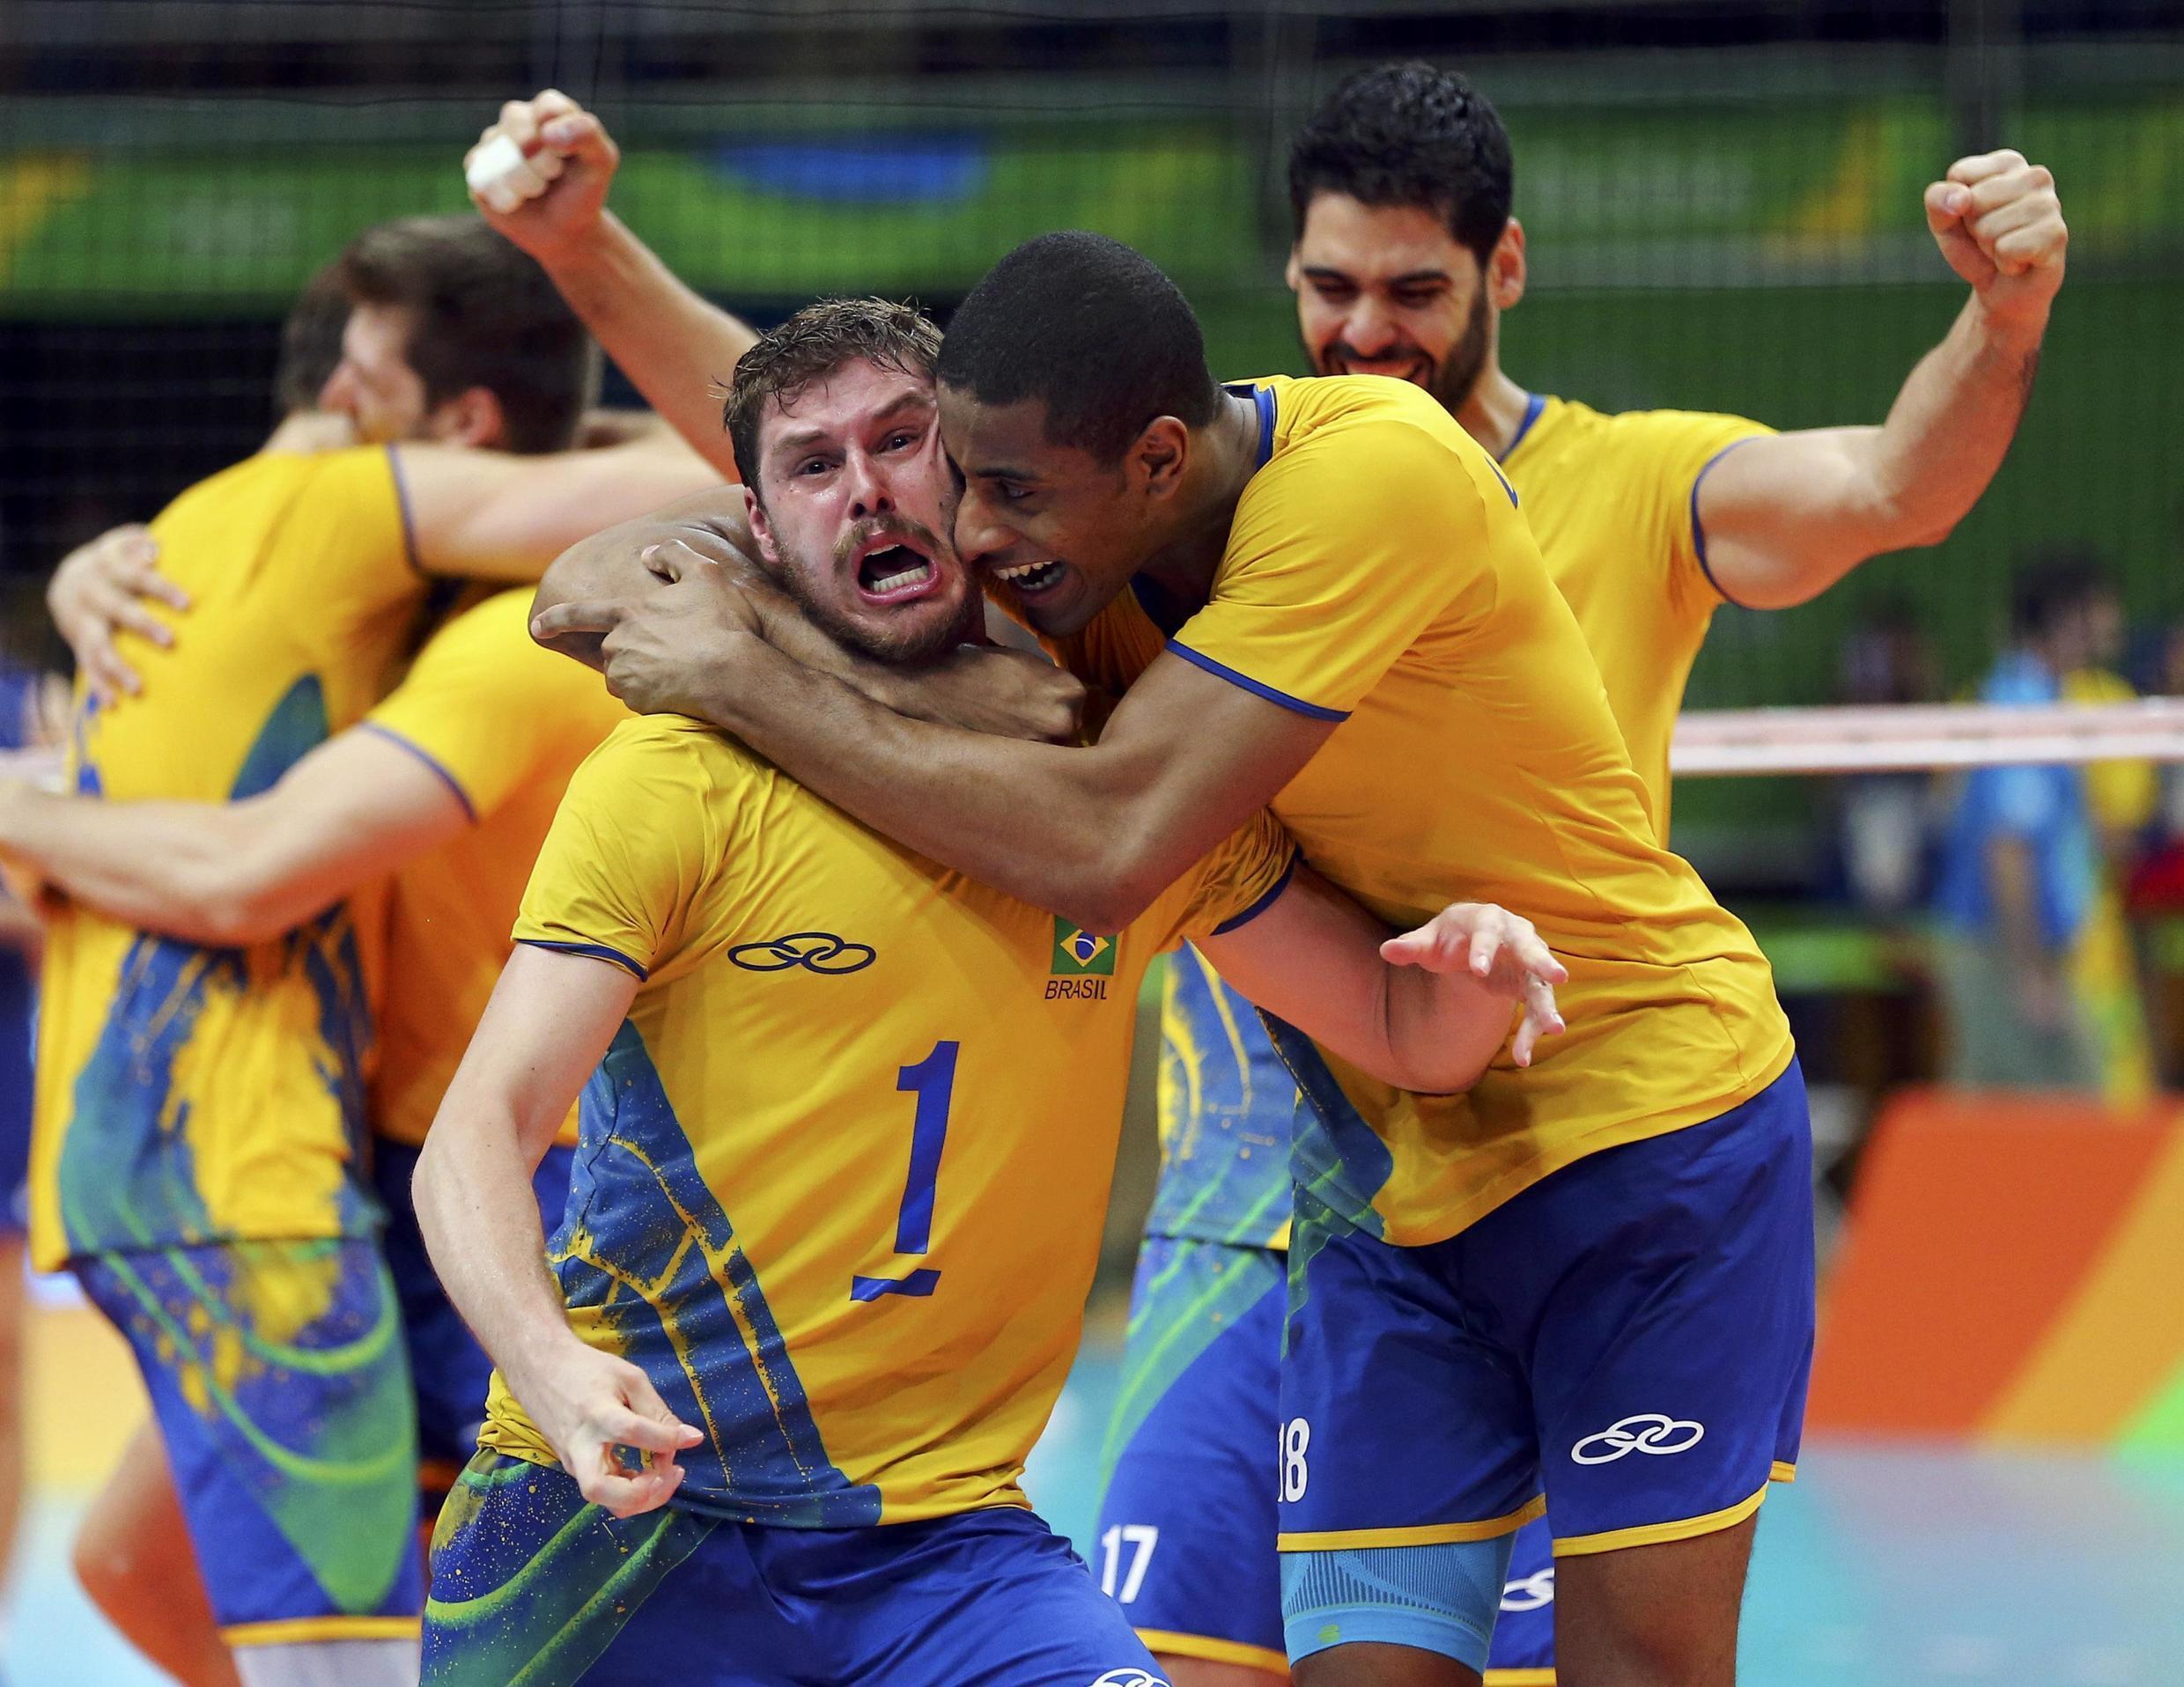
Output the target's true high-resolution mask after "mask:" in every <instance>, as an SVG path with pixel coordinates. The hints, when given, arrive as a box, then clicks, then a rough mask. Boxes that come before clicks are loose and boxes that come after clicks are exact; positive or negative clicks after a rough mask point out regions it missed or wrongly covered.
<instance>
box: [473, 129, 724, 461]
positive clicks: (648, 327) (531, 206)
mask: <svg viewBox="0 0 2184 1687" xmlns="http://www.w3.org/2000/svg"><path fill="white" fill-rule="evenodd" d="M498 135H505V136H508V137H509V138H511V139H512V140H513V141H515V142H516V143H517V144H519V145H520V146H522V147H523V148H524V149H525V151H527V152H531V153H534V154H535V153H536V152H537V151H539V150H540V149H541V148H544V149H546V150H548V151H551V152H552V153H554V154H556V155H558V156H559V158H561V160H562V163H561V168H560V170H559V173H557V175H555V176H554V177H553V178H552V179H551V180H545V179H543V178H542V177H541V176H537V175H534V176H533V177H532V178H531V179H530V180H526V181H524V182H523V183H522V185H521V187H520V188H519V189H517V190H516V192H514V193H512V194H509V195H499V196H497V197H495V198H491V199H488V198H478V199H476V201H475V203H476V205H477V208H478V210H480V211H482V212H483V213H484V216H485V220H486V221H487V222H489V223H491V225H493V226H494V227H495V228H496V229H498V230H499V231H500V232H501V233H503V234H504V235H505V236H507V238H508V239H511V240H513V242H514V243H515V244H516V245H517V246H519V247H522V248H523V250H524V251H526V252H528V253H529V254H531V255H532V256H533V257H535V258H536V259H537V260H538V261H539V262H540V263H541V264H542V265H543V266H544V267H545V269H546V273H547V274H548V275H549V276H551V277H552V278H553V282H554V285H555V286H557V287H558V288H559V289H560V290H561V296H562V297H563V298H565V299H567V300H568V301H569V307H570V308H571V309H572V310H573V311H574V312H575V313H577V314H578V315H579V317H581V318H582V319H583V320H584V325H585V326H586V327H587V328H590V329H591V331H592V333H593V335H594V336H595V337H596V338H597V339H598V341H599V343H600V344H601V346H603V347H605V348H606V351H607V355H608V356H609V357H612V358H613V359H614V360H615V362H616V364H617V365H620V366H621V368H622V371H623V373H624V374H626V375H628V376H629V378H630V379H631V380H632V381H633V382H635V383H636V385H637V389H638V391H639V392H641V393H642V394H645V396H646V399H647V400H648V401H650V402H651V404H652V406H653V409H656V410H658V411H659V412H660V415H661V416H663V417H665V418H666V419H667V421H668V424H669V425H670V426H672V427H673V428H674V429H675V431H676V432H678V433H680V434H681V435H682V436H683V438H685V439H687V440H689V441H690V446H691V448H692V449H694V450H696V451H697V452H700V453H703V454H704V455H705V457H706V458H707V459H708V460H710V461H712V463H713V465H714V466H715V467H716V468H719V471H720V473H721V474H722V475H725V476H727V478H729V479H731V480H733V479H734V477H735V463H734V457H733V455H732V454H731V453H730V452H729V449H728V440H727V434H725V433H724V432H723V431H721V425H720V399H719V387H720V385H721V384H722V383H723V382H725V381H727V379H728V377H729V375H730V374H731V373H733V372H734V369H735V365H736V360H737V359H738V358H739V357H742V355H743V353H744V352H745V350H748V349H749V346H750V344H751V343H752V342H753V341H754V340H756V338H757V337H758V336H757V335H755V334H753V333H752V332H751V330H750V329H749V327H747V326H746V325H745V324H744V323H743V321H742V320H741V319H740V318H737V317H735V316H733V315H731V314H730V313H728V312H727V311H724V310H722V309H720V308H719V306H715V305H711V304H708V303H707V302H706V301H705V299H704V298H700V297H699V296H698V295H697V293H695V292H693V291H690V288H688V287H686V286H684V285H683V283H681V282H680V281H678V280H676V279H675V276H674V274H673V273H672V272H671V271H669V269H668V267H667V266H666V265H665V264H663V263H661V262H660V260H659V258H658V257H656V256H655V255H653V252H652V250H651V248H650V247H647V246H646V244H645V243H644V242H643V241H642V240H640V239H638V238H637V236H636V235H634V234H632V233H631V232H630V230H629V229H628V227H627V226H625V225H623V222H622V219H621V218H620V217H616V216H615V215H614V214H613V213H612V212H611V211H609V210H607V209H606V201H607V188H608V184H609V182H611V181H612V180H614V173H615V169H616V166H617V165H618V164H619V163H620V162H621V156H622V154H621V150H620V149H619V148H618V147H616V145H615V144H614V142H613V140H612V139H611V138H610V137H609V136H608V134H607V131H606V129H605V128H604V127H603V126H602V125H601V122H600V121H599V119H598V118H596V117H594V116H593V115H592V114H590V113H589V112H587V111H585V110H584V109H583V108H582V107H579V105H578V104H577V103H576V101H575V100H573V99H570V98H569V97H568V95H566V94H564V93H562V92H558V91H557V90H555V89H552V88H549V89H547V90H546V91H545V92H542V93H541V94H540V95H539V96H538V97H537V98H536V99H523V100H513V101H511V102H510V103H509V104H507V105H505V106H503V107H501V112H500V120H499V122H497V123H495V124H494V125H493V126H492V127H491V128H490V129H487V130H486V131H485V132H484V134H483V135H481V136H479V137H478V144H479V145H480V146H483V145H484V144H485V143H486V142H487V141H489V140H491V139H492V138H493V137H494V136H498ZM472 150H473V151H475V150H476V149H475V148H474V149H472ZM522 195H529V196H528V197H525V196H522Z"/></svg>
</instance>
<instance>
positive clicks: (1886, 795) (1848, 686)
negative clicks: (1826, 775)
mask: <svg viewBox="0 0 2184 1687" xmlns="http://www.w3.org/2000/svg"><path fill="white" fill-rule="evenodd" d="M1835 690H1836V700H1837V701H1838V702H1840V703H1844V704H1857V705H1866V706H1871V705H1879V704H1906V703H1934V702H1937V701H1938V700H1939V698H1940V696H1941V688H1940V683H1939V679H1938V668H1937V664H1936V662H1935V660H1934V651H1933V646H1932V645H1931V644H1929V642H1928V640H1927V637H1926V634H1925V631H1924V630H1923V629H1922V627H1921V626H1920V625H1919V622H1918V618H1917V616H1916V615H1915V614H1914V613H1913V611H1912V608H1911V606H1910V605H1909V604H1908V603H1907V602H1906V601H1904V600H1901V599H1888V600H1883V601H1882V602H1880V603H1878V604H1875V605H1873V606H1872V607H1871V608H1868V609H1867V610H1866V611H1865V612H1864V613H1863V615H1861V616H1860V617H1859V619H1858V622H1857V623H1856V625H1855V626H1853V627H1852V628H1851V630H1850V632H1849V634H1848V637H1846V638H1845V639H1844V640H1843V645H1842V655H1841V664H1840V667H1839V669H1838V674H1837V679H1836V687H1835ZM1933 789H1934V787H1933V781H1932V780H1931V779H1929V777H1927V776H1926V775H1925V774H1923V773H1863V774H1854V775H1852V776H1851V777H1848V778H1846V779H1844V780H1843V781H1842V783H1841V803H1842V813H1841V843H1842V867H1843V878H1844V881H1845V883H1846V885H1847V887H1848V890H1849V893H1850V899H1851V901H1852V902H1854V903H1856V905H1857V906H1858V908H1859V909H1861V910H1863V911H1864V912H1867V913H1871V914H1878V915H1885V916H1887V915H1898V914H1902V913H1905V912H1907V911H1908V910H1910V909H1911V908H1912V907H1914V906H1915V904H1917V903H1919V902H1922V901H1923V900H1924V898H1925V896H1926V893H1927V884H1928V880H1929V878H1930V876H1931V856H1932V841H1933V836H1934V830H1935V827H1934V813H1933V808H1934V795H1933Z"/></svg>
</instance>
